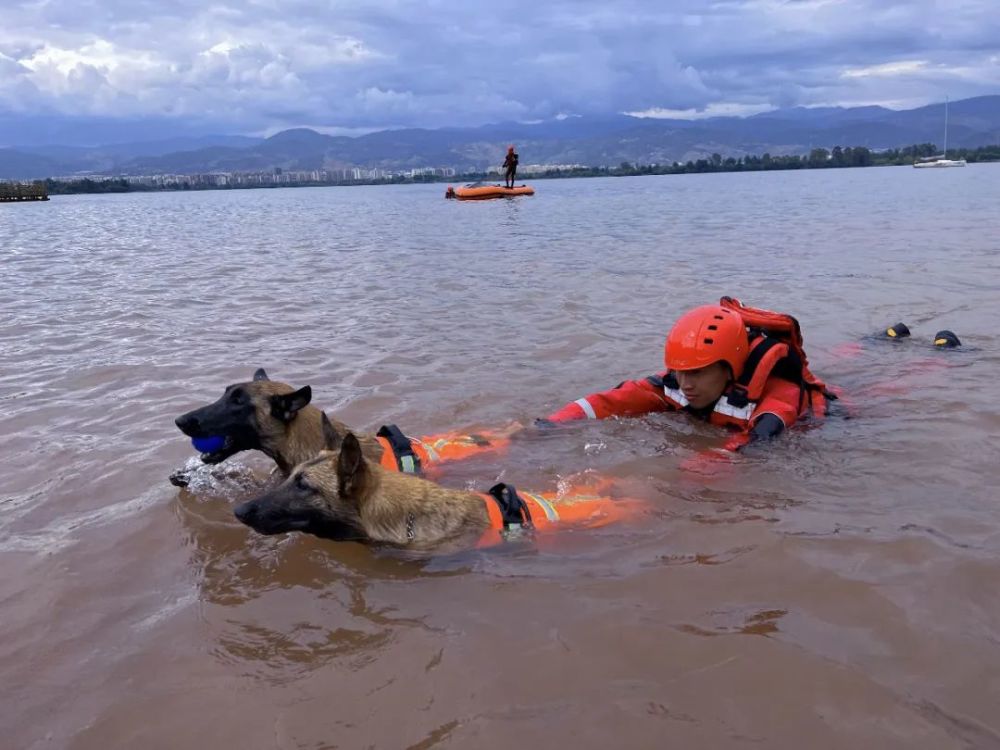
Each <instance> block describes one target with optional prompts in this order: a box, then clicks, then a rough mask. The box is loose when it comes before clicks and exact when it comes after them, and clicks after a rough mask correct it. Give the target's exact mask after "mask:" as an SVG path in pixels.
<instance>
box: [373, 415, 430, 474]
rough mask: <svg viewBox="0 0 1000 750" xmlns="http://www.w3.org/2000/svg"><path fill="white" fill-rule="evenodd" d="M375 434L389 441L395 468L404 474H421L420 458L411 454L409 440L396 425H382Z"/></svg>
mask: <svg viewBox="0 0 1000 750" xmlns="http://www.w3.org/2000/svg"><path fill="white" fill-rule="evenodd" d="M375 434H376V435H377V436H378V437H381V438H385V439H386V440H388V441H389V447H390V448H392V453H393V455H394V456H395V458H396V468H398V469H399V470H400V471H401V472H403V473H404V474H419V473H420V472H421V469H422V467H421V466H420V456H418V455H417V454H416V453H414V452H413V447H412V446H411V445H410V439H409V438H408V437H406V435H404V434H403V431H402V430H400V429H399V428H398V427H397V426H396V425H394V424H388V425H382V427H380V428H379V431H378V432H376V433H375Z"/></svg>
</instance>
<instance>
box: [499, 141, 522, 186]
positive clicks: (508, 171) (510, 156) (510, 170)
mask: <svg viewBox="0 0 1000 750" xmlns="http://www.w3.org/2000/svg"><path fill="white" fill-rule="evenodd" d="M517 158H518V157H517V151H515V150H514V147H513V146H511V147H510V148H508V149H507V158H506V159H504V161H503V164H502V165H501V166H502V167H503V168H504V170H505V172H504V175H505V176H504V185H505V186H506V187H509V188H512V187H514V178H515V177H516V176H517Z"/></svg>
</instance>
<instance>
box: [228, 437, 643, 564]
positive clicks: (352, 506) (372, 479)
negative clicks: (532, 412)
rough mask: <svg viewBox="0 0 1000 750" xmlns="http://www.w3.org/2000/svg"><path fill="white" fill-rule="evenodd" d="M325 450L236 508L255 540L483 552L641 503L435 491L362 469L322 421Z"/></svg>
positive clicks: (349, 443)
mask: <svg viewBox="0 0 1000 750" xmlns="http://www.w3.org/2000/svg"><path fill="white" fill-rule="evenodd" d="M321 421H322V429H323V432H324V442H325V447H326V449H327V450H326V451H325V452H323V453H320V455H319V456H317V457H315V458H312V459H310V460H308V461H306V462H305V463H303V464H300V465H299V466H297V467H295V469H294V470H293V472H292V474H291V476H289V477H288V479H286V480H285V481H284V482H283V483H282V484H281V485H280V486H278V487H276V488H275V489H273V490H271V491H269V492H267V493H265V494H263V495H261V496H260V497H258V498H256V499H255V500H251V501H249V502H246V503H243V504H242V505H240V506H239V507H237V508H236V510H235V514H236V517H237V518H238V519H239V520H240V521H242V522H243V523H245V524H247V525H248V526H250V527H251V528H253V529H254V530H256V531H258V532H260V533H261V534H280V533H284V532H288V531H303V532H306V533H310V534H315V535H317V536H321V537H326V538H329V539H337V540H346V539H355V540H358V541H365V542H380V543H385V544H390V545H394V546H397V547H405V548H408V549H414V550H426V549H435V550H439V551H440V550H441V549H442V548H445V547H447V548H463V547H470V546H491V545H493V544H497V543H499V542H501V541H503V540H504V539H506V538H508V536H510V535H511V534H520V533H523V532H524V530H526V529H536V528H537V529H541V528H544V527H548V526H550V525H553V524H555V523H558V522H560V521H562V522H564V523H568V524H571V525H574V526H578V527H584V528H596V527H599V526H604V525H606V524H608V523H612V522H615V521H619V520H624V519H626V518H629V517H632V516H634V515H635V514H636V513H637V512H638V511H640V510H641V509H642V508H643V507H644V504H643V503H641V502H640V501H634V500H614V499H611V498H609V497H599V496H595V495H576V496H571V497H558V496H556V495H554V494H538V493H523V497H522V496H521V495H518V493H517V492H516V491H515V490H514V488H513V487H511V486H510V485H497V486H496V487H494V488H493V489H491V490H490V492H489V494H486V495H484V494H479V493H476V492H467V491H462V490H452V489H447V488H445V487H441V486H440V485H437V484H435V483H433V482H430V481H428V480H426V479H422V478H420V477H416V476H412V475H408V474H402V473H399V472H392V471H387V470H385V469H383V468H382V467H381V466H379V465H377V464H373V463H370V462H369V461H368V460H367V459H366V458H365V455H364V450H363V449H362V446H361V443H360V442H359V441H358V439H357V438H356V437H355V436H354V435H353V433H350V432H348V433H347V434H346V435H344V436H342V435H341V433H340V431H339V430H338V429H337V428H336V426H335V425H333V424H332V423H331V422H330V421H329V420H327V419H326V418H325V417H323V418H322V420H321Z"/></svg>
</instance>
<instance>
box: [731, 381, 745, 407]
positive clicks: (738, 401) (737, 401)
mask: <svg viewBox="0 0 1000 750" xmlns="http://www.w3.org/2000/svg"><path fill="white" fill-rule="evenodd" d="M726 401H728V402H729V405H730V406H733V407H735V408H737V409H742V408H743V407H745V406H746V405H747V404H749V403H750V394H749V393H748V392H747V389H746V388H744V387H743V386H742V385H740V384H739V383H736V384H735V385H733V387H732V388H730V389H729V393H727V394H726Z"/></svg>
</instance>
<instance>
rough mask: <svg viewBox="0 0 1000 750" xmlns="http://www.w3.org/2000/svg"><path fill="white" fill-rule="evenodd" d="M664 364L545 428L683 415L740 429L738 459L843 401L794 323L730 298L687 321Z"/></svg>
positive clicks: (562, 412)
mask: <svg viewBox="0 0 1000 750" xmlns="http://www.w3.org/2000/svg"><path fill="white" fill-rule="evenodd" d="M664 364H665V365H666V368H667V369H666V370H665V371H663V372H661V373H659V374H657V375H652V376H650V377H648V378H644V379H642V380H626V381H625V382H623V383H621V384H620V385H619V386H617V387H616V388H612V389H611V390H609V391H603V392H600V393H593V394H591V395H589V396H585V397H583V398H580V399H577V400H576V401H573V402H571V403H569V404H567V405H566V406H564V407H563V408H561V409H559V410H558V411H556V412H554V413H553V414H550V415H549V416H548V417H547V418H546V419H545V420H542V424H545V422H546V421H548V422H565V421H568V420H573V419H587V418H589V419H604V418H606V417H616V416H617V417H622V416H640V415H642V414H648V413H650V412H654V411H682V412H685V413H687V414H689V415H690V416H692V417H694V418H696V419H702V420H705V421H708V422H710V423H712V424H717V425H720V426H724V427H729V428H732V429H734V430H735V433H736V434H735V435H734V436H733V438H732V439H730V440H729V441H728V442H727V443H726V445H725V449H726V450H729V451H737V450H739V449H740V448H742V447H743V446H745V445H747V444H749V443H753V442H756V441H760V440H770V439H772V438H774V437H777V436H778V435H780V434H781V433H782V432H784V430H785V429H786V428H787V427H790V426H791V425H792V424H793V423H794V422H795V421H796V420H798V419H800V418H801V417H804V416H805V415H807V414H808V413H810V412H811V413H814V414H816V415H817V416H823V415H825V414H826V411H827V405H828V403H829V401H831V400H835V399H836V398H837V396H836V395H834V394H833V393H831V392H830V391H829V390H828V389H827V387H826V385H825V384H824V383H823V382H822V381H821V380H819V379H818V378H816V377H815V376H814V375H813V374H812V373H811V372H809V366H808V362H807V360H806V356H805V352H804V351H803V350H802V334H801V332H800V330H799V324H798V322H797V321H796V320H795V318H793V317H792V316H790V315H784V314H780V313H774V312H770V311H768V310H760V309H757V308H751V307H746V306H744V305H742V304H741V303H740V302H739V301H738V300H734V299H732V298H729V297H723V298H722V302H721V304H719V305H706V306H704V307H697V308H695V309H694V310H691V311H689V312H687V313H686V314H684V315H682V316H681V318H680V319H679V320H678V321H677V323H676V324H675V325H674V327H673V328H672V329H671V330H670V333H669V334H668V335H667V342H666V347H665V351H664Z"/></svg>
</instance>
